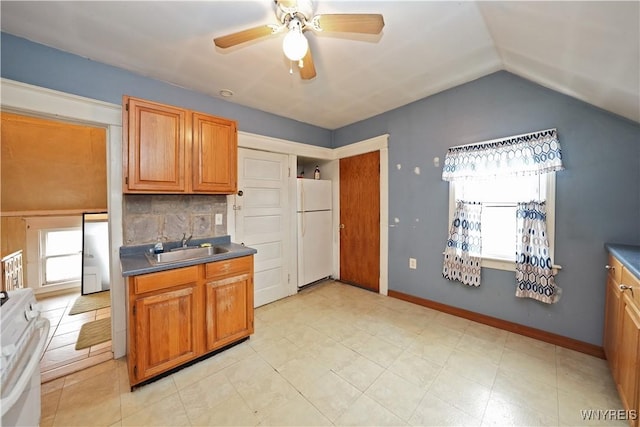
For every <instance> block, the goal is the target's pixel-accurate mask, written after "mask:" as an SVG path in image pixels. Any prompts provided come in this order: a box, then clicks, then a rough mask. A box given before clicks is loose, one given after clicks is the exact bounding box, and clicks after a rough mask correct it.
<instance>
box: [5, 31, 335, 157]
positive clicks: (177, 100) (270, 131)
mask: <svg viewBox="0 0 640 427" xmlns="http://www.w3.org/2000/svg"><path fill="white" fill-rule="evenodd" d="M1 36H2V37H1V54H2V56H1V59H2V69H1V74H2V77H4V78H7V79H11V80H16V81H19V82H23V83H29V84H32V85H36V86H41V87H46V88H49V89H55V90H59V91H62V92H67V93H72V94H75V95H80V96H84V97H87V98H93V99H98V100H100V101H105V102H111V103H113V104H121V103H122V95H131V96H135V97H139V98H144V99H149V100H153V101H158V102H164V103H167V104H171V105H177V106H181V107H185V108H189V109H192V110H196V111H202V112H205V113H209V114H214V115H217V116H222V117H229V118H233V119H235V120H237V121H238V129H239V130H241V131H245V132H251V133H256V134H260V135H266V136H271V137H274V138H282V139H286V140H289V141H297V142H304V143H306V144H312V145H317V146H320V147H329V146H330V144H331V131H329V130H327V129H323V128H320V127H317V126H312V125H309V124H305V123H302V122H298V121H295V120H290V119H286V118H284V117H280V116H276V115H275V114H271V113H266V112H264V111H260V110H256V109H253V108H248V107H242V106H240V105H236V104H233V103H231V102H227V101H223V100H221V99H218V98H214V97H211V96H208V95H204V94H202V93H198V92H194V91H190V90H187V89H183V88H180V87H178V86H174V85H171V84H168V83H165V82H162V81H159V80H153V79H150V78H146V77H142V76H140V75H138V74H134V73H131V72H128V71H125V70H123V69H120V68H116V67H112V66H109V65H105V64H102V63H99V62H95V61H91V60H89V59H86V58H82V57H80V56H77V55H72V54H69V53H66V52H62V51H60V50H57V49H52V48H49V47H46V46H43V45H41V44H37V43H33V42H30V41H28V40H26V39H23V38H19V37H15V36H13V35H10V34H7V33H1Z"/></svg>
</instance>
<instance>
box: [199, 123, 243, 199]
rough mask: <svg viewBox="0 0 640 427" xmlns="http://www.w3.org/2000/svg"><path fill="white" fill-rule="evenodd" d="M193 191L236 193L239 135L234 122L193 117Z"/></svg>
mask: <svg viewBox="0 0 640 427" xmlns="http://www.w3.org/2000/svg"><path fill="white" fill-rule="evenodd" d="M192 157H193V159H192V163H191V166H192V174H193V182H192V186H193V191H194V192H206V193H227V194H232V193H235V192H236V191H237V188H238V184H237V183H238V179H237V167H238V165H237V163H238V133H237V129H236V122H234V121H233V120H228V119H223V118H220V117H214V116H209V115H205V114H200V113H193V154H192Z"/></svg>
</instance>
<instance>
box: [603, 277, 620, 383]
mask: <svg viewBox="0 0 640 427" xmlns="http://www.w3.org/2000/svg"><path fill="white" fill-rule="evenodd" d="M605 289H606V290H605V314H604V339H603V345H604V354H605V356H606V357H607V362H609V368H610V369H611V374H612V375H613V379H614V380H616V381H617V380H618V368H617V366H618V323H619V319H620V304H621V302H622V301H621V298H620V295H621V293H620V288H619V285H618V283H617V282H616V281H615V278H614V276H613V275H612V274H609V275H607V286H606V288H605Z"/></svg>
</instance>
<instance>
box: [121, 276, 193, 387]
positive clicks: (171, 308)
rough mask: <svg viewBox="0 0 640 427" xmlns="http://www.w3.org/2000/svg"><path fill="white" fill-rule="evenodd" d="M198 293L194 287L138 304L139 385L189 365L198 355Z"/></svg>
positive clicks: (140, 298)
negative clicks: (143, 381) (183, 364)
mask: <svg viewBox="0 0 640 427" xmlns="http://www.w3.org/2000/svg"><path fill="white" fill-rule="evenodd" d="M196 294H197V291H196V285H195V284H194V285H193V286H192V287H188V288H183V289H178V290H174V291H168V292H164V293H160V294H157V295H151V296H146V297H138V299H137V300H136V302H135V309H136V313H135V315H134V317H135V330H134V331H132V332H133V333H135V342H136V349H137V352H136V355H137V357H136V365H135V371H134V372H135V373H136V379H137V381H136V382H139V381H142V380H144V379H145V378H149V377H152V376H154V375H157V374H159V373H162V372H164V371H166V370H168V369H171V368H174V367H176V366H178V365H180V364H182V363H184V362H187V361H189V360H191V359H193V358H195V357H196V356H197V355H198V352H197V345H198V340H197V330H198V328H197V312H198V308H197V307H198V302H197V295H196Z"/></svg>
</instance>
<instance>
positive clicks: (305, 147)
mask: <svg viewBox="0 0 640 427" xmlns="http://www.w3.org/2000/svg"><path fill="white" fill-rule="evenodd" d="M388 142H389V134H383V135H380V136H376V137H373V138H369V139H366V140H363V141H359V142H356V143H353V144H349V145H346V146H343V147H338V148H325V147H318V146H315V145H309V144H304V143H301V142H295V141H288V140H284V139H279V138H273V137H269V136H264V135H257V134H253V133H248V132H242V131H238V147H241V148H249V149H253V150H260V151H270V152H274V153H281V154H288V155H289V177H290V182H289V200H290V201H291V202H290V203H289V204H290V214H291V218H295V214H296V205H295V203H293V201H295V197H296V182H295V178H296V169H297V164H296V163H297V162H296V161H297V157H311V158H316V159H320V160H327V161H335V162H336V163H337V162H338V161H339V160H340V159H342V158H344V157H351V156H356V155H358V154H364V153H369V152H371V151H380V291H379V292H380V294H381V295H387V293H388V290H389V271H388V270H389V253H388V250H389V232H388V231H389V230H388V223H389V149H388ZM325 176H327V174H326V173H325ZM330 178H331V180H332V181H333V224H340V176H339V168H338V167H334V168H332V171H331V172H330ZM235 197H236V196H235V195H230V196H227V231H228V233H229V234H230V235H231V236H232V240H233V234H235V221H234V215H233V205H234V202H235ZM333 241H334V246H333V277H335V278H336V279H339V278H340V233H339V230H338V227H337V226H336V227H334V228H333ZM290 244H291V246H290V247H291V248H295V247H297V241H296V236H295V233H291V236H290ZM289 263H290V265H289V271H291V272H293V273H294V275H293V276H294V277H292V278H291V280H290V283H291V284H292V289H293V288H295V289H294V292H293V293H295V292H297V286H296V283H297V282H298V280H297V259H296V258H295V257H291V259H290V260H289Z"/></svg>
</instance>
